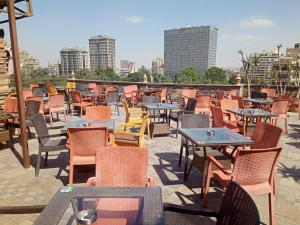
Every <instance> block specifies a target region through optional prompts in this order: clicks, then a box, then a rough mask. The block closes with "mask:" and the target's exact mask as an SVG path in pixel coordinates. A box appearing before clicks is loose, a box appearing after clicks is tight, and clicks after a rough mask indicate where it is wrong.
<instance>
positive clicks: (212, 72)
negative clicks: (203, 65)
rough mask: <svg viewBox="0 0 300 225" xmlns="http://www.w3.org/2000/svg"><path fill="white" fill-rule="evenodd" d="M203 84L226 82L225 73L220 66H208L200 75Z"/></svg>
mask: <svg viewBox="0 0 300 225" xmlns="http://www.w3.org/2000/svg"><path fill="white" fill-rule="evenodd" d="M202 80H203V82H204V83H205V84H228V80H227V77H226V73H225V71H224V70H223V69H222V68H219V67H210V68H208V69H207V70H206V71H205V72H204V74H203V77H202Z"/></svg>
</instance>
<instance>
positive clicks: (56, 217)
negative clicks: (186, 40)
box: [34, 187, 165, 225]
mask: <svg viewBox="0 0 300 225" xmlns="http://www.w3.org/2000/svg"><path fill="white" fill-rule="evenodd" d="M161 196H162V195H161V189H160V187H74V191H72V192H65V193H63V192H60V190H58V191H57V192H56V194H55V195H54V196H53V197H52V199H51V200H50V201H49V203H48V205H47V206H46V208H45V209H44V210H43V212H42V213H41V214H40V215H39V216H38V218H37V219H36V221H35V222H34V225H57V224H76V221H75V217H74V211H72V200H74V199H85V198H94V199H105V198H133V199H137V198H138V199H141V200H142V201H141V204H142V205H141V207H142V208H141V214H142V215H141V220H142V221H141V223H137V224H143V225H164V224H165V223H164V217H163V205H162V197H161ZM67 211H68V213H67ZM70 211H71V213H69V212H70ZM110 212H111V211H110ZM97 217H98V219H101V214H100V213H99V214H98V213H97ZM103 219H105V218H103ZM115 219H117V220H119V221H120V219H122V218H115ZM97 222H98V221H97ZM123 223H124V222H123ZM123 223H122V221H121V222H120V223H119V224H123ZM97 224H98V223H97ZM99 224H106V223H99ZM110 224H114V225H115V223H110ZM125 224H126V223H125Z"/></svg>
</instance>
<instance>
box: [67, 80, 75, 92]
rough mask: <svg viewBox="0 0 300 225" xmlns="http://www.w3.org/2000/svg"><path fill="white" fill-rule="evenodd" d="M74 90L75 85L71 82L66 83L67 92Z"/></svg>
mask: <svg viewBox="0 0 300 225" xmlns="http://www.w3.org/2000/svg"><path fill="white" fill-rule="evenodd" d="M75 89H76V83H75V82H73V81H68V82H67V92H68V93H69V92H71V91H75Z"/></svg>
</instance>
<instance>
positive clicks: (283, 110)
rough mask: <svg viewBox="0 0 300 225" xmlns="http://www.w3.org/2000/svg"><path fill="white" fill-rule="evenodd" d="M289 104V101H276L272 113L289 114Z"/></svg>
mask: <svg viewBox="0 0 300 225" xmlns="http://www.w3.org/2000/svg"><path fill="white" fill-rule="evenodd" d="M289 103H290V101H289V100H276V101H274V102H273V104H272V108H271V111H272V112H273V113H275V114H287V112H288V109H289Z"/></svg>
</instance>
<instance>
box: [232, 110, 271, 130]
mask: <svg viewBox="0 0 300 225" xmlns="http://www.w3.org/2000/svg"><path fill="white" fill-rule="evenodd" d="M227 111H228V112H231V113H233V114H235V115H237V116H241V117H242V118H244V120H245V121H244V123H243V132H244V135H246V131H247V125H248V119H253V118H255V119H256V123H257V122H258V121H260V120H261V119H262V118H266V119H267V118H270V117H272V116H276V114H274V113H272V112H268V111H265V110H262V109H227Z"/></svg>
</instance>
